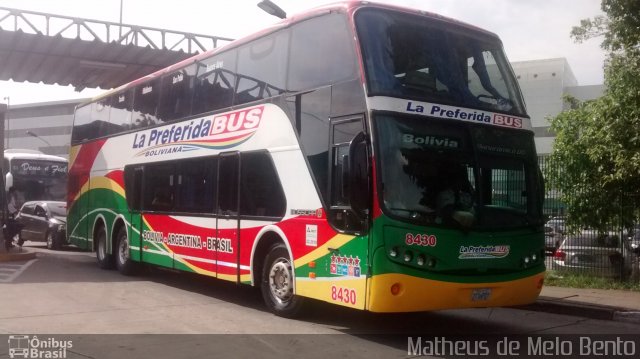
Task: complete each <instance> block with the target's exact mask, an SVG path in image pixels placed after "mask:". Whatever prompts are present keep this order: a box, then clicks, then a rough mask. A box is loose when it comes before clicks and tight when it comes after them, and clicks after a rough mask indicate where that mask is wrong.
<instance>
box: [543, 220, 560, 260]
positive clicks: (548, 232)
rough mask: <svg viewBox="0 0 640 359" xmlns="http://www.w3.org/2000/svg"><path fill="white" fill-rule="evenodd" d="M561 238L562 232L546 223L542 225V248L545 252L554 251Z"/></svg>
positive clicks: (558, 245)
mask: <svg viewBox="0 0 640 359" xmlns="http://www.w3.org/2000/svg"><path fill="white" fill-rule="evenodd" d="M563 239H564V234H563V232H560V231H557V230H555V229H554V228H553V227H550V226H547V225H545V226H544V249H545V251H546V252H547V253H555V251H556V249H558V247H560V244H561V243H562V240H563Z"/></svg>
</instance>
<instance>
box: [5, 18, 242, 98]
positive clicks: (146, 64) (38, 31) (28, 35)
mask: <svg viewBox="0 0 640 359" xmlns="http://www.w3.org/2000/svg"><path fill="white" fill-rule="evenodd" d="M218 41H231V39H227V38H221V37H216V36H208V35H196V34H189V33H182V32H176V31H168V30H162V29H155V28H145V27H140V26H135V25H121V24H118V23H110V22H102V21H96V20H85V19H77V18H70V17H64V16H58V15H50V14H43V13H37V12H28V11H23V10H15V9H8V8H1V7H0V80H13V81H15V82H24V81H27V82H34V83H39V82H42V83H45V84H59V85H64V86H66V85H73V86H74V87H75V88H76V90H78V91H80V90H82V89H84V88H87V87H89V88H98V87H99V88H103V89H110V88H115V87H118V86H120V85H122V84H125V83H127V82H130V81H133V80H135V79H137V78H140V77H143V76H145V75H148V74H150V73H152V72H155V71H157V70H159V69H162V68H164V67H167V66H169V65H171V64H174V63H176V62H179V61H181V60H184V59H186V58H188V57H190V56H193V55H194V54H196V53H199V52H203V51H206V50H210V49H212V48H214V47H216V46H217V45H218ZM203 44H206V45H203Z"/></svg>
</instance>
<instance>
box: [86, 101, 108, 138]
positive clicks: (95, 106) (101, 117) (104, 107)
mask: <svg viewBox="0 0 640 359" xmlns="http://www.w3.org/2000/svg"><path fill="white" fill-rule="evenodd" d="M110 112H111V98H110V97H107V98H106V99H103V100H100V101H97V102H94V103H92V104H91V119H92V122H93V123H95V124H97V126H98V137H104V136H107V135H110V134H111V133H112V132H110V129H109V115H110Z"/></svg>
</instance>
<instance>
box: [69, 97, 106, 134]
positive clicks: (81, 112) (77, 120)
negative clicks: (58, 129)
mask: <svg viewBox="0 0 640 359" xmlns="http://www.w3.org/2000/svg"><path fill="white" fill-rule="evenodd" d="M91 107H92V104H87V105H85V106H82V107H78V108H77V109H76V113H75V117H74V120H73V133H72V134H71V142H72V143H73V144H76V143H80V142H83V141H87V140H93V139H95V138H98V136H99V132H100V126H99V122H96V121H94V119H93V117H92V116H91Z"/></svg>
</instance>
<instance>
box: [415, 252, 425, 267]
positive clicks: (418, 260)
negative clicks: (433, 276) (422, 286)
mask: <svg viewBox="0 0 640 359" xmlns="http://www.w3.org/2000/svg"><path fill="white" fill-rule="evenodd" d="M416 262H418V265H419V266H423V265H424V256H423V255H422V254H421V255H419V256H418V259H416Z"/></svg>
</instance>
